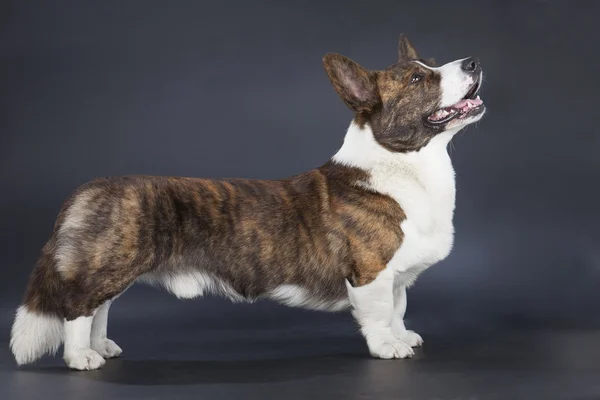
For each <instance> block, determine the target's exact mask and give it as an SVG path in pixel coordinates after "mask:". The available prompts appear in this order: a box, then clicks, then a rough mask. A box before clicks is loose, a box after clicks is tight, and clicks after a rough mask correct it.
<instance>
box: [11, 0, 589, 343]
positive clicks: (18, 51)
mask: <svg viewBox="0 0 600 400" xmlns="http://www.w3.org/2000/svg"><path fill="white" fill-rule="evenodd" d="M598 16H600V2H595V1H587V2H586V1H578V2H567V1H564V2H560V1H506V0H502V1H487V2H486V1H477V2H475V1H465V2H463V1H456V0H454V1H451V2H448V1H446V2H439V3H435V2H417V1H415V2H402V1H391V0H390V1H343V2H342V1H340V2H329V1H328V2H325V1H324V2H317V1H295V2H282V1H252V2H242V1H239V2H200V1H174V2H170V3H168V2H159V1H144V2H133V1H126V2H125V1H123V2H120V1H98V2H75V1H73V2H70V1H69V2H66V1H65V2H62V1H53V2H43V1H42V2H19V1H13V2H6V1H5V2H2V3H1V5H0V74H1V75H0V76H1V79H0V188H1V193H2V194H1V195H0V221H1V229H0V235H1V236H0V253H1V254H2V267H1V269H0V278H1V280H0V312H1V313H0V322H1V323H2V331H1V334H0V336H1V337H2V339H3V340H6V339H7V338H8V330H9V324H10V320H11V318H12V313H13V310H14V309H15V308H16V306H17V305H18V303H19V301H20V297H21V295H22V292H23V289H24V287H25V284H26V280H27V276H28V274H29V272H30V270H31V268H32V266H33V264H34V261H35V259H36V257H37V256H38V252H39V250H40V249H41V247H42V245H43V244H44V242H45V240H46V239H47V238H48V236H49V234H50V232H51V229H52V225H53V222H54V219H55V217H56V214H57V212H58V210H59V207H60V204H61V202H62V200H64V199H65V197H66V196H67V195H68V194H69V192H71V191H72V190H74V189H75V188H76V187H77V186H78V185H80V184H82V183H84V182H86V181H88V180H90V179H92V178H94V177H98V176H107V175H124V174H154V175H183V176H203V177H215V178H216V177H232V176H237V177H250V178H265V179H266V178H268V179H271V178H280V177H285V176H288V175H291V174H296V173H299V172H302V171H305V170H308V169H310V168H313V167H316V166H318V165H320V164H322V163H324V162H325V161H326V160H327V159H328V158H329V157H330V156H331V155H333V154H334V152H335V151H336V150H337V149H338V148H339V146H340V145H341V143H342V140H343V137H344V133H345V130H346V128H347V126H348V124H349V122H350V119H351V112H350V111H349V110H348V109H347V108H346V107H345V106H344V105H343V104H342V102H341V101H340V100H339V99H338V97H337V95H336V94H335V92H334V90H333V89H332V87H331V86H330V84H329V81H328V79H327V77H326V74H325V72H324V70H323V68H322V64H321V58H322V56H323V55H324V54H325V53H326V52H339V53H341V54H344V55H346V56H348V57H350V58H352V59H354V60H355V61H357V62H359V63H361V64H362V65H364V66H366V67H369V68H373V69H376V68H384V67H386V66H388V65H390V64H392V63H393V62H394V61H395V59H396V46H397V39H398V35H399V34H400V33H406V34H407V35H408V36H409V38H411V40H412V41H413V43H414V44H415V45H416V47H417V49H418V50H419V51H420V52H421V55H422V56H425V57H430V56H433V57H435V58H436V60H437V61H438V63H445V62H447V61H450V60H453V59H457V58H462V57H465V56H469V55H475V56H478V57H479V58H480V59H481V62H482V65H483V69H484V73H485V83H484V86H483V92H482V98H483V99H484V101H485V102H486V104H487V106H488V113H487V115H486V117H485V118H484V119H483V120H482V121H481V123H479V124H478V126H477V127H470V128H468V129H467V130H466V131H465V132H463V133H462V134H460V135H459V136H458V137H457V138H455V140H454V142H453V146H452V149H451V153H452V154H451V155H452V158H453V161H454V165H455V168H456V172H457V187H458V195H457V210H456V218H455V222H456V232H457V234H456V242H455V247H454V250H453V252H452V254H451V256H450V257H449V258H448V259H446V260H444V261H443V262H441V263H440V264H439V265H437V266H435V267H433V268H431V269H430V270H429V271H427V272H426V273H425V274H424V275H422V277H421V278H420V279H419V281H418V282H417V285H416V286H415V287H414V288H413V289H411V290H410V292H409V309H408V317H409V320H410V321H412V326H413V327H414V328H416V329H417V330H421V331H425V332H430V333H435V332H438V333H440V332H445V331H451V330H456V331H461V330H467V329H472V328H474V327H479V328H481V327H485V328H490V329H501V328H502V327H504V326H508V325H510V326H515V325H516V326H523V327H542V326H551V327H593V326H598V325H599V323H600V313H598V312H596V310H597V308H598V304H599V301H600V291H599V290H598V284H599V282H600V246H599V244H600V233H599V231H598V225H599V222H600V211H599V208H598V206H599V205H600V189H599V182H600V158H599V156H598V154H600V134H599V133H598V128H597V126H598V122H597V118H598V110H597V107H598V95H597V93H598V90H599V88H600V78H599V72H598V71H600V63H599V57H600V56H599V55H598V51H597V49H598V43H599V40H600V33H599V30H598V29H597V27H596V24H597V19H598ZM190 315H191V316H193V318H190ZM144 316H148V317H150V318H151V320H152V321H155V322H156V324H157V326H164V322H161V321H163V320H162V319H161V318H163V317H164V318H165V320H166V319H168V318H179V317H180V318H179V320H177V321H173V324H172V325H169V326H175V327H177V330H185V329H188V328H190V326H195V328H194V329H195V332H196V334H198V332H200V331H202V330H203V329H205V328H206V326H207V325H208V326H210V324H213V326H214V324H216V325H218V326H220V327H223V326H225V327H228V328H231V329H249V327H250V326H257V327H259V328H260V329H261V332H263V334H264V335H265V337H268V331H269V327H272V326H278V327H280V328H281V327H283V328H286V327H289V328H290V329H304V328H307V327H313V328H314V329H317V328H316V327H318V326H319V324H320V323H323V324H325V322H324V321H327V323H326V326H327V327H328V329H329V328H331V329H333V330H336V329H338V326H339V327H340V328H339V329H340V330H341V329H346V330H347V329H350V330H352V329H355V327H354V325H353V324H352V321H351V320H350V318H349V316H348V315H347V314H335V315H328V314H322V313H314V312H306V311H301V310H294V309H288V308H284V307H280V306H276V305H273V304H271V303H269V302H266V301H262V302H259V304H257V305H255V306H248V305H230V304H229V303H227V302H225V301H223V300H218V299H210V300H207V301H186V302H180V301H177V300H175V299H174V298H172V297H170V296H168V295H167V294H165V293H161V292H159V291H156V290H155V289H150V288H134V289H132V290H131V291H130V292H128V293H127V294H126V295H125V296H123V297H122V298H121V299H120V300H119V301H118V302H117V303H116V304H115V306H114V320H115V321H118V322H123V328H122V331H121V332H125V331H127V332H131V331H130V330H131V329H136V328H135V324H134V323H133V322H132V321H137V320H138V319H142V318H143V317H144ZM192 319H193V320H194V321H196V320H197V321H199V322H197V323H198V325H191V324H193V323H194V322H190V321H191V320H192ZM205 321H209V322H208V323H206V322H205ZM331 321H333V322H331ZM126 322H131V323H130V324H129V325H128V324H127V323H126ZM336 323H337V324H339V325H335V324H336ZM332 324H333V325H332ZM148 326H149V327H151V326H152V325H151V324H148ZM148 329H155V328H148ZM156 329H158V328H156ZM164 329H167V328H166V327H165V328H164ZM190 329H191V328H190ZM352 333H353V334H354V335H356V333H355V332H352ZM166 335H167V337H170V338H172V337H173V336H172V335H171V336H169V334H166ZM153 340H156V341H157V342H156V343H154V345H150V344H148V345H147V350H148V352H149V353H151V352H152V350H151V349H153V348H155V347H154V346H158V344H157V343H162V344H164V341H166V340H171V339H166V338H163V339H158V338H156V339H153ZM161 340H163V342H161ZM172 340H175V339H172ZM265 340H268V339H267V338H266V339H265ZM353 340H354V339H353ZM134 343H135V342H134ZM356 343H359V345H360V343H361V342H360V341H358V339H357V341H356ZM286 346H290V344H287V345H286ZM4 347H6V346H4ZM126 350H127V349H126ZM182 352H183V353H184V352H185V351H183V350H182ZM130 354H131V353H130Z"/></svg>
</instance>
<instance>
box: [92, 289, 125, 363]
mask: <svg viewBox="0 0 600 400" xmlns="http://www.w3.org/2000/svg"><path fill="white" fill-rule="evenodd" d="M111 304H112V301H110V300H109V301H107V302H106V303H104V304H102V305H101V306H100V307H99V308H98V310H97V311H96V314H95V315H94V321H93V322H92V333H91V347H92V349H93V350H95V351H96V352H98V354H100V355H101V356H102V357H104V358H113V357H118V356H119V355H120V354H121V353H122V352H123V350H121V348H120V347H119V346H117V344H116V343H115V342H113V341H112V340H110V339H109V338H108V337H106V331H107V325H108V310H109V309H110V305H111Z"/></svg>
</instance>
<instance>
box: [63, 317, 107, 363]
mask: <svg viewBox="0 0 600 400" xmlns="http://www.w3.org/2000/svg"><path fill="white" fill-rule="evenodd" d="M93 319H94V316H93V314H92V315H91V316H81V317H77V318H75V319H73V320H65V352H64V359H65V362H66V363H67V365H68V366H69V367H70V368H73V369H78V370H91V369H98V368H100V367H101V366H103V365H104V363H105V361H104V358H102V356H101V355H100V354H98V353H97V352H96V351H94V350H92V349H91V347H90V338H91V331H92V321H93Z"/></svg>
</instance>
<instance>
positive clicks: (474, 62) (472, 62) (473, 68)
mask: <svg viewBox="0 0 600 400" xmlns="http://www.w3.org/2000/svg"><path fill="white" fill-rule="evenodd" d="M460 67H461V68H462V70H463V71H465V72H470V73H473V72H477V71H478V70H479V60H478V59H476V58H475V57H469V58H466V59H465V60H464V61H463V62H462V65H461V66H460Z"/></svg>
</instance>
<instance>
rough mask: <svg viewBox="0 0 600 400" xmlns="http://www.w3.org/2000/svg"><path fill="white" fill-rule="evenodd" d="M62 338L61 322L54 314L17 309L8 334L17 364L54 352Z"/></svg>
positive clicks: (23, 307) (29, 361)
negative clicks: (9, 334)
mask: <svg viewBox="0 0 600 400" xmlns="http://www.w3.org/2000/svg"><path fill="white" fill-rule="evenodd" d="M62 340H63V323H62V320H61V319H60V318H59V317H58V316H55V315H48V314H41V313H37V312H35V311H29V309H28V308H27V306H26V305H22V306H20V307H19V308H18V309H17V313H16V316H15V322H14V323H13V326H12V332H11V336H10V349H11V351H12V353H13V355H14V356H15V360H16V361H17V364H18V365H23V364H29V363H32V362H34V361H35V360H37V359H38V358H40V357H41V356H43V355H44V354H54V353H56V351H57V350H58V348H59V347H60V344H61V343H62Z"/></svg>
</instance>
